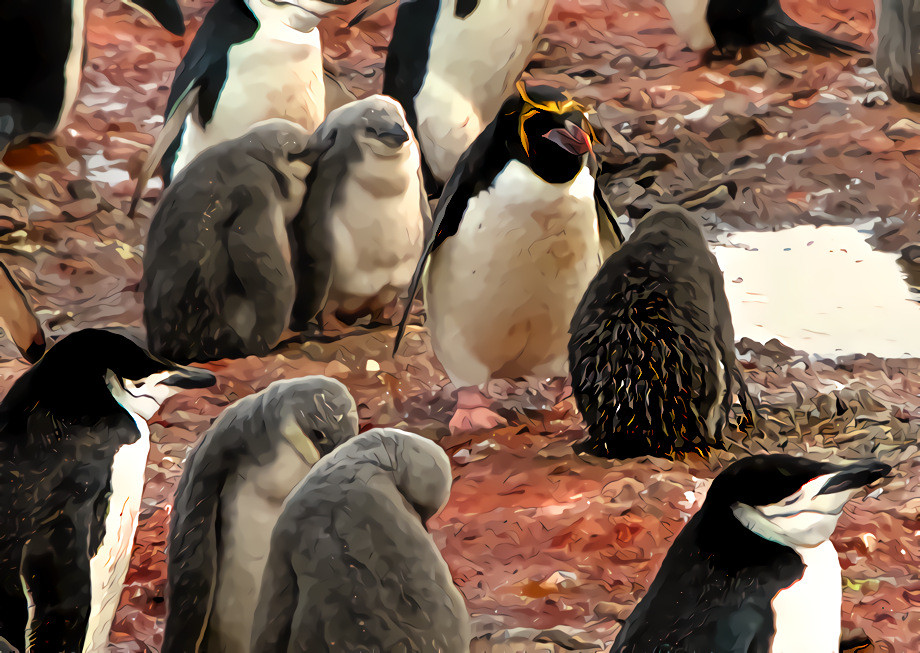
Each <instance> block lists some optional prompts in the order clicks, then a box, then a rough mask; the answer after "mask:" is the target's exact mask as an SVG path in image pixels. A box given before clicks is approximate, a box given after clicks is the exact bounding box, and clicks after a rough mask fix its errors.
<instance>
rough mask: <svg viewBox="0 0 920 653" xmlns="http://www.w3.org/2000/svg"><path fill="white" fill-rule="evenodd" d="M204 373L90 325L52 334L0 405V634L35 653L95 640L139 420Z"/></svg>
mask: <svg viewBox="0 0 920 653" xmlns="http://www.w3.org/2000/svg"><path fill="white" fill-rule="evenodd" d="M214 381H215V378H214V375H213V374H211V373H210V372H208V371H206V370H201V369H195V368H186V367H180V366H178V365H175V364H173V363H170V362H168V361H165V360H162V359H159V358H156V357H154V356H152V355H150V354H148V353H147V352H146V351H144V350H143V349H141V348H140V347H139V346H137V345H136V344H134V343H133V342H131V341H130V340H128V339H127V338H125V337H123V336H120V335H117V334H114V333H109V332H106V331H98V330H95V329H86V330H83V331H79V332H77V333H74V334H72V335H69V336H66V337H64V338H62V339H61V340H60V341H58V342H57V343H56V344H55V345H54V346H53V347H51V348H50V349H49V350H48V352H47V353H46V354H45V355H44V356H43V357H42V358H41V359H40V360H39V361H38V362H37V363H36V364H35V365H34V366H33V367H32V368H30V369H29V370H27V371H26V372H25V373H24V374H23V375H22V376H20V377H19V378H18V379H17V380H16V382H15V383H14V384H13V386H12V387H11V388H10V390H9V392H8V393H7V395H6V397H4V399H3V401H2V402H0V493H2V495H0V503H2V505H3V506H5V509H4V513H3V516H2V518H0V635H2V636H3V637H5V638H6V639H7V640H8V641H9V642H10V643H11V644H13V645H14V646H16V647H18V648H19V649H20V650H22V651H25V650H27V649H28V650H30V651H34V652H36V653H38V652H47V653H60V652H61V651H76V652H79V651H90V650H92V651H97V650H100V648H104V647H105V646H106V645H107V642H108V635H109V632H108V631H109V628H110V627H111V623H112V619H113V618H114V615H115V608H116V607H117V604H118V599H119V597H120V594H121V584H122V583H123V582H124V574H125V573H126V572H127V566H128V558H129V556H130V552H131V541H132V540H133V537H134V530H133V529H134V527H135V526H136V518H137V513H138V510H139V507H140V499H141V494H140V492H141V490H142V485H143V478H144V469H145V468H146V460H147V455H146V454H147V450H148V448H149V435H150V431H149V429H148V426H147V420H148V419H150V417H151V416H153V414H154V413H155V412H156V411H157V409H158V408H159V406H160V404H161V403H162V402H163V401H164V400H165V399H166V398H167V397H169V396H170V395H172V394H175V393H176V392H179V391H181V390H182V389H183V388H203V387H208V386H210V385H213V383H214ZM131 463H133V465H132V464H131ZM126 464H127V466H126ZM129 467H130V468H129ZM124 519H127V522H129V523H127V524H124V523H122V522H123V520H124ZM27 642H28V646H27V644H26V643H27Z"/></svg>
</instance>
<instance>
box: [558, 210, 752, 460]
mask: <svg viewBox="0 0 920 653" xmlns="http://www.w3.org/2000/svg"><path fill="white" fill-rule="evenodd" d="M724 283H725V282H724V279H723V276H722V271H721V270H720V269H719V264H718V262H717V261H716V258H715V256H713V254H712V252H711V251H710V250H709V246H708V244H707V242H706V237H705V236H704V235H703V232H702V230H701V229H700V225H699V223H698V221H697V220H696V219H695V218H694V217H693V216H692V215H690V214H689V213H688V212H687V211H685V210H684V209H682V208H680V207H678V206H668V207H664V208H660V209H658V210H656V211H653V212H651V213H649V214H648V215H647V216H646V217H645V218H643V219H642V220H641V221H640V222H639V224H638V226H637V227H636V229H635V231H634V232H633V234H632V235H631V236H630V237H629V240H627V241H626V243H625V244H624V245H623V246H622V247H621V248H620V249H619V250H618V251H616V252H614V253H613V254H611V256H610V258H608V259H607V260H606V261H605V262H604V264H603V265H602V266H601V269H600V271H599V272H598V273H597V275H596V276H595V277H594V279H593V280H592V281H591V284H590V285H589V286H588V289H587V291H585V295H584V297H583V298H582V300H581V303H580V304H579V305H578V308H577V310H576V311H575V315H574V317H573V318H572V324H571V328H570V333H571V338H570V339H569V369H570V370H571V373H572V388H573V390H574V393H575V399H576V401H577V402H578V407H579V409H580V410H581V412H582V415H583V416H584V420H585V424H586V426H587V429H588V433H589V437H588V439H587V440H586V441H585V442H583V443H581V444H579V445H576V448H577V449H578V450H580V451H585V452H588V453H591V454H594V455H597V456H604V457H607V458H630V457H634V456H644V455H651V456H671V455H674V454H675V453H680V454H683V453H687V452H690V451H698V452H700V453H705V452H706V451H708V448H709V447H710V446H721V443H722V426H723V425H724V423H725V419H726V417H727V414H728V409H729V408H730V406H731V396H732V394H731V390H732V377H733V375H734V376H737V377H738V378H739V380H740V374H738V372H737V371H736V370H735V337H734V329H733V328H732V318H731V310H730V309H729V306H728V298H727V297H726V295H725V285H724Z"/></svg>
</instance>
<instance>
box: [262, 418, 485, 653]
mask: <svg viewBox="0 0 920 653" xmlns="http://www.w3.org/2000/svg"><path fill="white" fill-rule="evenodd" d="M450 486H451V471H450V462H449V460H448V458H447V454H445V453H444V451H443V450H442V449H441V448H440V447H439V446H438V445H437V444H435V443H434V442H431V441H430V440H426V439H425V438H423V437H421V436H418V435H415V434H412V433H406V432H405V431H399V430H397V429H372V430H370V431H367V432H365V433H362V434H361V435H359V436H358V437H356V438H354V439H352V440H349V441H348V442H347V443H345V444H343V445H342V446H340V447H338V448H337V449H336V450H335V451H333V452H332V453H331V454H329V455H328V456H325V457H324V458H322V459H321V460H320V461H319V462H318V463H317V464H316V465H315V466H314V467H313V469H312V470H310V472H309V474H307V476H306V478H305V479H304V480H303V482H302V483H301V484H300V485H299V486H298V487H297V488H296V489H295V490H294V491H293V492H292V493H291V495H290V496H289V497H288V500H287V503H286V504H285V507H284V511H283V512H282V513H281V517H280V518H279V519H278V523H277V524H276V525H275V530H274V532H273V533H272V538H271V551H270V553H269V559H268V562H267V564H266V568H265V574H264V577H263V579H262V589H261V591H260V592H259V600H258V605H257V608H256V615H255V621H254V625H253V638H252V649H251V650H252V652H253V653H275V652H276V651H329V652H330V653H358V652H361V651H364V652H370V651H440V652H441V653H467V652H468V651H469V646H470V621H469V614H468V613H467V609H466V606H465V605H464V601H463V596H462V595H461V594H460V591H459V590H458V589H457V588H456V586H455V585H454V583H453V578H452V576H451V572H450V569H448V567H447V564H446V563H445V562H444V559H443V558H442V557H441V553H440V551H438V547H437V546H436V545H435V543H434V540H433V539H432V537H431V535H430V534H429V533H428V531H427V530H426V528H425V523H426V522H427V521H428V519H430V518H431V517H432V516H433V515H435V514H436V513H437V512H438V511H439V510H440V509H441V508H442V507H443V506H444V504H446V503H447V499H448V496H449V495H450Z"/></svg>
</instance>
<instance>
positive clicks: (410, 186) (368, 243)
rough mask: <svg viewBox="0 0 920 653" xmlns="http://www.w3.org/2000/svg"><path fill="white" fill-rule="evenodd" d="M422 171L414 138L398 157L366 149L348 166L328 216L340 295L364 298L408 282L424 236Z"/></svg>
mask: <svg viewBox="0 0 920 653" xmlns="http://www.w3.org/2000/svg"><path fill="white" fill-rule="evenodd" d="M418 171H419V151H418V145H416V143H415V142H414V140H412V139H410V140H409V141H408V142H407V143H406V145H405V146H404V147H403V148H402V149H401V150H400V153H399V154H398V155H397V156H395V157H382V156H377V155H375V154H374V153H373V152H370V151H365V152H364V159H363V160H362V161H360V162H356V163H355V164H354V165H351V166H349V168H348V171H347V173H346V175H345V178H344V179H342V180H341V183H342V187H341V188H340V189H339V192H338V193H337V196H336V202H335V204H334V206H333V207H332V215H331V216H330V224H331V227H332V241H333V273H332V291H333V293H334V294H335V295H336V296H337V297H351V298H361V299H366V298H370V297H374V296H376V295H378V294H379V293H380V292H381V291H382V290H383V289H384V288H387V287H389V288H391V289H393V290H395V291H398V292H399V293H401V292H402V291H404V290H405V289H406V288H407V287H408V285H409V282H410V281H411V280H412V273H413V271H414V270H415V265H416V263H417V262H418V259H419V257H420V256H421V254H422V247H423V246H424V239H425V218H424V216H423V215H422V208H421V202H422V189H421V182H420V180H419V174H418Z"/></svg>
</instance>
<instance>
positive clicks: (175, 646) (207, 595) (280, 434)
mask: <svg viewBox="0 0 920 653" xmlns="http://www.w3.org/2000/svg"><path fill="white" fill-rule="evenodd" d="M357 434H358V411H357V408H356V407H355V401H354V399H352V397H351V395H350V394H348V390H347V389H346V388H345V386H344V385H342V384H341V383H339V382H338V381H335V380H334V379H327V378H325V377H322V376H309V377H305V378H301V379H292V380H286V381H276V382H275V383H272V384H271V385H270V386H268V387H267V388H266V389H265V390H262V391H261V392H258V393H256V394H254V395H250V396H249V397H245V398H244V399H241V400H240V401H238V402H236V403H235V404H233V405H232V406H230V407H229V408H227V409H226V410H225V411H224V412H223V413H222V414H221V415H220V417H219V418H218V419H217V421H216V422H215V423H214V425H213V426H212V427H211V428H210V429H209V430H208V432H207V433H206V434H205V436H204V439H203V440H202V441H201V443H200V444H199V445H198V446H197V447H196V448H195V450H194V451H193V452H192V454H191V455H190V456H189V458H188V460H187V462H186V464H185V469H184V471H183V473H182V480H181V481H180V482H179V488H178V490H177V493H176V501H175V508H174V510H173V518H172V525H171V526H170V529H169V532H170V543H169V548H168V555H169V566H168V574H167V583H168V586H167V598H168V600H169V605H168V608H169V614H168V616H167V619H166V630H165V634H164V638H163V649H162V651H163V653H196V652H197V651H223V653H248V651H249V639H250V633H251V630H252V615H253V614H254V612H255V608H256V599H257V598H258V594H259V587H260V585H261V582H262V571H263V569H264V567H265V559H266V558H267V556H268V546H269V539H270V537H271V532H272V528H273V527H274V525H275V522H276V521H277V519H278V516H279V515H280V514H281V508H282V503H283V501H284V499H285V498H286V497H287V496H288V494H289V493H290V492H291V490H292V489H293V488H294V486H295V485H296V484H297V483H298V482H300V480H301V479H302V478H303V477H304V475H305V474H306V473H307V472H308V471H309V470H310V468H311V467H312V466H313V465H314V464H315V463H316V462H317V461H318V460H319V459H320V457H321V456H323V455H325V454H328V453H329V452H330V451H332V450H333V449H334V448H335V447H337V446H339V445H340V444H342V443H343V442H345V441H347V440H348V439H350V438H353V437H354V436H356V435H357Z"/></svg>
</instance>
